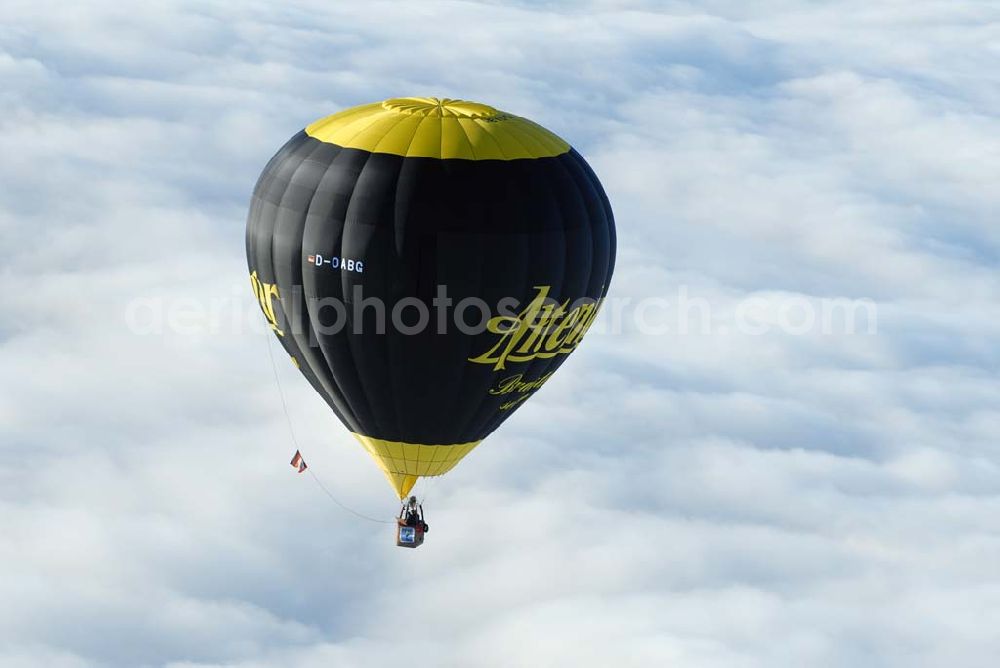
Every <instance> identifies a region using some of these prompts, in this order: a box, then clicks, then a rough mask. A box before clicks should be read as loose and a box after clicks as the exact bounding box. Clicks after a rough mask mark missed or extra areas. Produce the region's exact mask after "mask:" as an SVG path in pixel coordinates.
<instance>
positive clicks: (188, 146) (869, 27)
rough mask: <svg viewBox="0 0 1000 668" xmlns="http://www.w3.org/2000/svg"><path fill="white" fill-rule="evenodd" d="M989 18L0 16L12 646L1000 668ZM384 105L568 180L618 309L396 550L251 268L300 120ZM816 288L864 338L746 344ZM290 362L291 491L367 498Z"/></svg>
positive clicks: (1, 348)
mask: <svg viewBox="0 0 1000 668" xmlns="http://www.w3.org/2000/svg"><path fill="white" fill-rule="evenodd" d="M997 25H1000V14H998V12H997V11H996V9H995V8H993V7H991V6H990V5H989V4H988V3H978V2H965V3H959V2H944V1H918V2H905V3H904V2H881V3H874V4H872V3H870V2H868V3H864V2H854V1H850V0H847V1H842V2H836V3H823V4H820V5H816V4H814V3H806V2H791V1H779V0H774V1H771V2H765V3H754V4H753V7H752V8H751V7H750V6H749V5H746V3H742V4H739V5H738V6H737V5H733V4H732V3H720V2H711V1H708V2H702V3H693V2H669V3H648V4H644V3H639V2H620V3H616V2H593V3H590V4H587V5H581V4H579V3H560V2H551V3H543V4H538V3H508V4H499V3H469V2H425V3H401V4H397V3H367V4H366V5H365V8H364V9H360V8H356V7H350V8H349V7H348V6H347V5H344V6H340V5H331V3H322V2H315V3H308V2H301V3H295V4H292V5H289V4H287V3H280V4H274V3H270V4H267V3H251V4H247V5H244V6H243V7H242V8H234V7H227V6H224V5H214V6H211V7H208V8H201V9H194V8H192V7H190V6H187V5H185V4H183V3H174V2H164V3H155V4H148V5H143V7H142V9H141V10H137V9H135V8H134V7H131V6H127V5H125V4H122V3H110V2H104V3H98V2H89V3H72V4H68V5H64V6H60V7H59V8H58V11H50V10H46V9H45V8H43V7H41V6H39V5H38V3H33V2H20V1H13V2H6V3H5V4H4V7H3V9H2V10H0V79H2V81H3V86H0V103H2V105H3V109H4V113H3V115H2V117H0V181H2V182H3V184H4V188H3V192H2V194H0V276H2V278H3V282H4V287H3V289H2V290H0V310H2V312H3V314H4V315H3V317H2V319H0V377H2V378H3V379H4V380H5V381H6V382H5V383H4V386H3V391H2V394H0V442H2V445H3V446H4V447H3V448H2V450H0V527H2V529H3V535H4V539H3V540H2V541H0V569H2V573H3V575H2V577H0V598H2V600H3V601H4V602H5V605H3V606H2V607H0V663H2V664H3V665H4V666H13V667H16V668H21V667H34V666H46V667H54V668H64V667H65V668H78V667H87V668H90V667H104V666H113V667H117V666H122V667H129V668H134V667H136V666H164V667H168V666H169V667H170V668H195V667H197V668H207V667H209V666H230V667H233V668H236V667H239V668H251V667H253V668H258V667H260V668H263V667H269V668H270V667H279V666H280V667H288V666H293V667H302V668H311V667H313V666H316V667H318V666H331V665H333V666H383V665H388V664H390V662H392V663H395V662H400V663H402V662H411V661H412V660H413V658H414V657H419V658H420V660H421V661H422V662H423V663H426V664H428V665H441V666H470V665H473V666H487V667H488V666H522V665H533V666H607V665H616V666H643V667H645V666H651V665H681V666H694V667H699V668H701V667H706V668H709V667H714V666H720V667H722V666H725V667H727V668H732V667H737V668H738V667H744V666H746V667H758V666H760V667H764V666H776V665H809V666H816V667H822V666H844V665H853V666H879V667H881V666H886V667H889V666H900V667H906V668H913V667H916V666H956V665H960V666H968V667H976V666H988V665H992V663H993V660H994V657H995V656H997V655H998V653H1000V634H998V633H997V631H996V624H995V623H994V622H993V620H995V619H996V618H997V617H998V616H1000V571H998V568H997V564H998V563H1000V519H998V518H1000V455H998V450H997V446H998V444H1000V410H998V408H997V407H998V406H1000V384H998V382H997V371H998V368H1000V352H998V351H1000V324H998V323H1000V306H998V304H1000V299H998V297H1000V278H998V277H1000V274H998V271H997V267H998V259H1000V233H998V231H997V230H998V228H997V226H996V224H995V220H994V215H995V212H996V211H997V210H1000V190H998V189H997V188H996V187H995V186H994V184H996V183H997V182H1000V139H998V137H1000V119H998V116H997V114H996V109H997V108H998V107H1000V105H998V103H1000V86H998V74H997V72H998V70H997V68H996V67H995V63H996V57H997V52H998V49H1000V33H998V30H997ZM407 94H417V95H421V94H430V95H439V96H452V97H462V98H467V99H474V100H481V101H484V102H488V103H492V104H495V105H497V106H499V107H501V108H504V109H507V110H510V111H512V112H515V113H518V114H521V115H525V116H528V117H530V118H532V119H534V120H536V121H538V122H540V123H542V124H543V125H545V126H547V127H549V128H551V129H553V130H554V131H556V132H557V133H558V134H560V135H562V136H565V137H566V138H568V139H569V140H570V141H571V142H572V143H573V144H574V146H576V147H577V148H578V149H579V150H580V151H581V153H583V154H584V155H585V156H586V157H587V158H588V160H589V161H590V162H591V164H592V166H593V167H594V169H595V171H596V172H597V173H598V175H599V176H600V177H601V179H602V181H603V182H604V184H605V187H606V189H607V191H608V193H609V196H610V198H611V201H612V203H613V205H614V208H615V212H616V217H617V220H618V227H619V243H620V247H619V262H618V270H617V274H616V277H615V282H614V285H613V295H614V296H615V297H616V298H617V299H619V300H620V301H621V303H622V312H623V314H624V317H623V319H622V322H623V325H622V326H621V327H612V326H610V323H605V324H606V327H605V329H606V330H607V331H605V332H603V333H602V332H601V331H600V330H598V331H595V332H594V333H593V334H592V335H591V336H590V337H588V342H587V343H586V344H585V345H584V346H582V349H581V352H580V353H579V354H577V355H576V356H574V357H573V359H572V361H570V362H569V363H567V364H566V365H565V366H564V367H563V368H562V370H561V371H560V372H559V374H557V376H556V377H555V378H554V379H553V380H552V381H551V382H550V383H549V384H548V385H546V388H545V389H544V390H543V391H541V392H540V393H539V394H538V396H537V397H535V398H533V400H532V401H531V402H529V403H528V404H527V405H526V406H525V407H524V408H522V409H521V410H520V411H519V413H518V415H517V416H516V417H515V418H513V419H512V420H511V421H510V422H509V423H508V424H507V425H505V427H504V428H503V429H502V430H500V431H499V432H498V433H497V434H495V435H494V436H492V437H491V438H490V440H489V441H488V442H487V444H486V445H484V446H483V447H482V448H480V449H478V450H477V451H476V452H475V453H474V454H473V455H472V456H470V457H469V458H468V459H467V460H466V461H465V462H463V464H462V465H461V466H460V467H459V468H458V469H456V470H455V471H454V472H453V473H452V474H450V475H449V476H447V477H446V478H443V479H441V480H439V481H436V482H433V483H431V484H430V485H429V486H428V487H427V488H425V489H424V492H425V493H426V494H427V502H428V503H427V506H428V511H429V515H430V522H431V524H432V526H433V531H432V532H431V534H430V535H429V537H428V542H427V544H426V545H425V546H424V547H422V548H421V549H420V550H417V551H413V552H411V551H407V550H397V549H395V548H394V547H392V545H391V535H390V531H391V529H389V528H387V527H385V526H382V525H378V524H373V523H368V522H364V521H361V520H358V519H357V518H355V517H353V516H352V515H350V514H347V513H344V512H343V511H342V510H340V509H339V508H337V507H336V506H335V505H333V504H331V503H330V501H329V499H327V498H326V497H325V496H324V495H323V493H322V491H321V490H320V489H318V488H317V487H316V486H315V485H313V484H312V483H311V481H310V480H309V479H308V478H307V477H305V476H295V475H294V473H293V472H292V471H291V469H289V468H288V466H287V460H288V458H289V457H290V454H291V452H292V451H293V450H294V447H293V446H292V444H291V440H290V436H289V434H288V429H287V425H286V424H285V418H284V415H283V413H282V411H281V407H280V402H279V400H278V397H277V395H276V390H275V386H274V382H273V377H272V376H271V368H270V364H269V362H268V359H267V343H266V341H267V338H266V336H267V334H266V332H265V331H264V328H263V327H262V323H261V322H259V321H260V318H259V313H257V312H256V311H255V309H256V307H255V306H254V304H253V302H252V296H251V295H250V291H249V290H248V289H247V285H246V280H245V276H244V274H245V261H244V257H243V225H244V220H245V208H246V204H247V201H248V198H249V193H250V189H251V188H252V186H253V183H254V181H255V179H256V176H257V173H258V172H259V171H260V169H261V168H262V167H263V165H264V163H265V162H266V161H267V159H268V158H269V157H270V156H271V154H272V153H273V152H274V151H275V150H276V149H277V148H278V147H279V146H280V145H281V144H282V143H283V142H284V141H285V140H286V139H287V138H288V137H289V136H290V135H291V134H293V133H294V132H296V131H297V130H298V129H299V128H301V127H303V126H304V125H305V124H307V123H308V122H310V121H312V120H314V119H315V118H317V117H320V116H323V115H325V114H328V113H331V112H332V111H334V110H337V109H340V108H343V107H346V106H350V105H353V104H359V103H363V102H370V101H373V100H378V99H382V98H385V97H391V96H398V95H407ZM682 295H686V296H688V297H690V298H691V299H693V300H702V301H703V302H704V303H707V304H708V306H709V309H710V318H709V326H708V327H705V326H699V327H698V328H697V329H696V331H687V332H684V331H682V328H681V326H680V325H681V320H682V318H683V316H684V315H685V314H684V311H683V309H682V308H680V307H679V306H678V305H679V304H680V303H681V302H682V300H683V299H684V297H682ZM643 298H647V299H648V298H658V299H663V300H666V303H665V304H664V303H662V302H661V303H659V304H660V305H659V306H658V307H657V308H655V309H652V310H651V313H653V315H652V316H651V317H652V318H653V319H654V320H655V324H656V325H657V327H656V332H655V333H653V332H651V331H650V328H649V326H647V327H637V326H636V325H635V321H634V319H633V317H634V315H635V310H634V306H635V304H636V303H638V302H639V301H640V300H641V299H643ZM831 299H842V300H870V301H871V302H872V303H874V304H875V305H876V306H877V331H876V332H874V333H869V332H868V331H867V330H866V329H862V330H859V331H857V332H855V333H853V334H849V333H845V331H844V330H843V328H837V327H834V328H833V329H832V330H831V331H827V332H824V331H820V328H816V327H813V328H807V331H803V332H801V333H792V332H789V331H787V328H785V329H782V328H780V327H772V328H770V329H769V331H767V332H766V333H761V334H757V335H753V334H749V333H747V332H745V331H737V330H735V329H734V328H733V326H732V323H733V322H734V319H735V318H736V317H737V316H738V314H739V313H741V309H743V308H745V306H746V304H747V303H748V300H756V302H755V303H757V304H758V305H759V308H758V309H757V310H756V311H755V312H754V313H755V315H754V317H755V318H756V321H757V322H772V323H773V322H774V318H776V317H778V316H775V309H778V311H779V312H780V309H781V308H782V305H783V304H788V303H795V304H798V305H801V304H803V303H805V304H820V303H822V300H831ZM624 300H632V303H631V305H629V304H625V303H624ZM693 308H694V309H695V310H697V308H698V307H697V306H696V307H693ZM158 315H159V316H162V319H161V320H157V317H158ZM610 315H611V314H609V313H607V312H606V313H605V320H606V321H607V320H609V318H610ZM779 315H780V313H779ZM786 315H787V313H786ZM137 323H139V325H138V326H137ZM647 325H648V323H647ZM611 330H614V331H611ZM280 372H281V378H282V383H283V386H284V390H285V394H286V396H287V398H288V400H289V404H290V406H291V414H292V419H293V423H294V425H295V429H296V434H297V437H298V440H299V442H300V444H301V445H302V448H303V451H304V452H306V454H307V457H308V458H309V461H310V464H311V466H312V470H314V471H316V473H317V475H318V476H319V477H320V479H321V480H323V481H324V482H325V483H326V484H327V485H328V487H329V488H330V489H331V490H332V491H333V492H334V493H335V494H336V496H337V498H339V499H341V500H343V501H344V502H346V503H348V504H349V505H351V506H352V507H354V508H356V509H359V510H361V511H362V512H365V513H367V514H372V515H377V516H379V517H382V516H391V514H392V513H393V512H394V511H395V507H394V506H393V505H392V499H391V493H390V492H388V491H387V489H388V488H387V487H386V485H385V483H384V481H383V480H382V479H381V475H380V474H379V473H378V471H377V469H376V468H375V467H374V465H373V464H372V463H371V462H370V461H368V460H367V459H366V455H365V454H364V452H363V451H362V450H361V449H360V448H359V447H357V445H356V444H354V443H353V442H352V441H351V439H350V438H349V436H348V435H347V434H346V432H345V431H344V430H343V429H342V428H341V427H340V425H339V424H338V423H337V422H336V419H335V418H334V417H333V416H332V415H330V414H329V412H328V410H327V409H326V408H325V407H324V405H322V403H321V401H320V400H319V399H318V398H317V397H316V396H314V395H313V394H312V393H311V391H310V390H309V389H308V387H307V385H306V383H305V382H304V381H302V380H301V379H300V378H298V377H297V375H296V373H295V372H294V369H292V368H290V367H289V368H285V367H284V365H283V364H282V366H281V368H280Z"/></svg>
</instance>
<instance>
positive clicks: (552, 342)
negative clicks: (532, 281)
mask: <svg viewBox="0 0 1000 668" xmlns="http://www.w3.org/2000/svg"><path fill="white" fill-rule="evenodd" d="M551 289H552V288H551V286H549V285H536V286H535V290H537V294H536V295H535V297H534V299H532V300H531V302H530V303H529V304H528V305H527V306H526V307H525V308H524V310H523V311H521V312H520V313H519V314H517V315H516V316H502V315H501V316H496V317H493V318H490V319H489V320H488V321H487V323H486V329H487V331H489V332H490V333H491V334H498V335H499V336H500V338H499V339H498V340H497V342H496V343H495V344H493V347H492V348H490V349H489V350H487V351H486V352H484V353H483V354H481V355H478V356H476V357H470V358H468V359H469V361H470V362H474V363H476V364H492V365H493V368H494V369H495V370H500V369H506V368H507V363H508V362H527V361H530V360H533V359H537V358H542V359H545V358H549V357H555V356H556V355H566V354H568V353H571V352H573V350H575V349H576V347H577V346H578V345H579V344H580V341H581V340H582V339H583V335H584V334H586V333H587V330H588V329H589V328H590V326H591V324H593V322H594V319H595V318H596V317H597V312H598V310H599V309H600V307H601V302H602V301H603V300H602V299H598V300H596V301H594V302H588V303H585V304H580V305H579V306H577V307H575V308H574V309H572V310H571V311H569V312H568V313H567V312H566V309H567V307H568V306H569V303H570V300H568V299H567V300H566V301H565V302H563V303H562V304H554V303H551V302H548V301H547V300H548V295H549V291H550V290H551Z"/></svg>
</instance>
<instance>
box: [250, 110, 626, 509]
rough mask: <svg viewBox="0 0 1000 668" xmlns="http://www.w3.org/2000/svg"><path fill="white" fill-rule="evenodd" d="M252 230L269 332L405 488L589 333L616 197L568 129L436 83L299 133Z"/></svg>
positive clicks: (443, 464) (475, 435)
mask: <svg viewBox="0 0 1000 668" xmlns="http://www.w3.org/2000/svg"><path fill="white" fill-rule="evenodd" d="M246 242H247V258H248V263H249V269H250V279H251V284H252V286H253V290H254V293H255V295H256V296H257V299H258V300H259V302H260V305H261V309H262V310H263V312H264V316H265V317H266V318H267V321H268V322H269V323H270V326H271V329H273V331H274V334H275V335H276V336H277V338H278V340H279V341H280V342H281V344H282V346H283V347H284V349H285V350H286V351H287V353H288V354H289V355H290V356H291V358H292V361H293V362H294V364H295V365H296V366H297V367H298V368H299V370H300V371H301V372H302V375H303V376H305V377H306V379H307V380H308V381H309V383H311V385H312V386H313V388H315V390H316V391H317V392H318V393H319V394H320V395H321V396H322V397H323V399H325V400H326V402H327V403H328V404H329V406H330V408H331V409H333V412H334V413H336V415H337V417H339V418H340V420H341V421H342V422H343V423H344V425H345V426H346V427H347V428H348V429H349V430H350V431H351V432H352V433H353V434H354V435H355V436H356V437H357V439H358V440H359V441H360V442H361V444H362V445H363V446H364V447H365V449H367V450H368V452H369V453H370V454H371V456H372V457H373V458H374V460H375V462H376V463H377V464H378V465H379V467H380V468H381V469H382V471H383V472H384V473H385V475H386V477H387V478H388V479H389V482H390V483H391V484H392V487H393V489H394V490H395V491H396V493H397V494H398V495H399V497H400V499H403V498H405V497H406V495H407V494H408V493H409V491H410V489H411V488H412V487H413V485H414V483H415V482H416V481H417V479H418V478H420V477H423V476H438V475H441V474H443V473H446V472H448V471H450V470H451V469H452V468H453V467H454V466H455V465H456V464H457V463H458V462H459V461H460V460H461V459H462V458H463V457H465V456H466V455H467V454H468V453H469V452H470V451H471V450H472V449H473V448H475V447H476V446H477V445H478V444H479V443H480V442H482V440H483V439H484V438H486V436H487V435H489V434H490V433H491V432H492V431H494V430H495V429H496V428H497V427H499V426H500V424H501V423H503V422H504V420H506V419H507V418H509V417H510V416H511V415H512V414H513V413H514V412H515V411H516V410H517V408H518V407H519V406H521V405H522V404H523V403H524V401H525V400H526V399H528V398H529V397H530V396H531V395H533V394H534V393H535V392H536V391H537V390H538V389H539V388H540V387H541V386H542V385H543V384H544V383H545V382H546V380H548V379H549V378H550V377H551V375H552V374H553V373H554V372H555V371H556V369H557V368H558V367H559V365H560V364H562V362H563V361H565V359H566V358H567V356H568V355H569V354H570V353H571V352H573V351H574V350H576V348H577V347H578V346H579V344H580V341H581V340H582V339H583V336H584V334H585V333H586V332H587V329H588V328H589V327H590V326H591V324H592V323H593V322H594V318H595V317H596V315H597V312H598V309H599V308H600V305H601V302H602V300H603V299H604V296H605V294H606V293H607V290H608V284H609V281H610V279H611V274H612V271H613V269H614V256H615V228H614V219H613V217H612V213H611V207H610V205H609V203H608V198H607V196H606V195H605V193H604V190H603V188H602V187H601V184H600V182H599V181H598V179H597V177H596V176H595V175H594V172H593V171H592V170H591V168H590V167H589V166H588V165H587V163H586V161H585V160H584V159H583V158H582V157H581V156H580V154H579V153H577V152H576V151H575V150H574V149H573V148H571V147H570V145H569V144H567V143H566V142H565V141H563V140H562V139H560V138H559V137H557V136H556V135H555V134H553V133H552V132H549V131H548V130H546V129H545V128H543V127H541V126H540V125H537V124H536V123H533V122H532V121H530V120H528V119H526V118H521V117H519V116H515V115H513V114H510V113H507V112H503V111H499V110H497V109H495V108H493V107H490V106H487V105H485V104H479V103H475V102H467V101H463V100H452V99H438V98H433V97H431V98H412V97H408V98H396V99H390V100H385V101H384V102H377V103H374V104H366V105H362V106H358V107H353V108H351V109H347V110H344V111H341V112H339V113H336V114H333V115H332V116H327V117H326V118H322V119H320V120H318V121H316V122H314V123H312V124H311V125H309V126H308V127H306V128H305V129H304V130H302V131H301V132H299V133H298V134H296V135H295V136H294V137H292V138H291V139H290V140H289V141H288V142H287V143H286V144H285V145H284V146H283V147H282V148H281V150H279V151H278V153H277V154H276V155H275V156H274V157H273V158H272V159H271V160H270V162H269V163H268V164H267V166H266V167H265V168H264V171H263V173H262V174H261V176H260V179H259V180H258V182H257V185H256V187H255V189H254V192H253V198H252V202H251V206H250V212H249V217H248V221H247V233H246Z"/></svg>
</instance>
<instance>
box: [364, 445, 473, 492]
mask: <svg viewBox="0 0 1000 668" xmlns="http://www.w3.org/2000/svg"><path fill="white" fill-rule="evenodd" d="M354 437H355V438H357V439H358V441H360V442H361V445H363V446H364V448H365V450H367V451H368V454H370V455H371V456H372V459H374V460H375V463H376V464H378V466H379V468H380V469H382V472H383V473H385V477H386V478H388V480H389V484H390V485H392V488H393V489H395V490H396V493H397V494H399V498H400V499H402V498H405V497H406V495H407V494H409V493H410V490H411V489H413V485H414V484H416V482H417V479H418V478H422V477H425V476H435V475H441V474H443V473H447V472H448V471H450V470H451V469H452V468H454V467H455V464H457V463H458V462H459V461H460V460H461V459H462V457H464V456H465V455H467V454H469V452H470V451H471V450H472V449H473V448H474V447H476V446H477V445H479V444H480V442H481V441H470V442H469V443H455V444H452V445H425V444H422V443H404V442H402V441H385V440H382V439H381V438H372V437H371V436H365V435H363V434H357V433H355V434H354Z"/></svg>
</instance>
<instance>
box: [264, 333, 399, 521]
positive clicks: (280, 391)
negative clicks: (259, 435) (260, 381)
mask: <svg viewBox="0 0 1000 668" xmlns="http://www.w3.org/2000/svg"><path fill="white" fill-rule="evenodd" d="M264 336H265V340H266V341H267V357H268V359H270V360H271V371H273V372H274V385H275V387H276V388H277V390H278V397H279V398H280V399H281V410H282V411H283V412H284V414H285V423H286V424H287V425H288V434H289V436H290V437H291V441H292V445H293V446H295V451H296V452H302V448H301V447H300V446H299V441H298V439H297V438H295V428H294V427H293V426H292V416H291V415H290V414H289V412H288V403H287V402H286V401H285V392H284V390H283V389H282V387H281V377H280V375H279V374H278V365H277V363H276V362H275V361H274V352H273V351H272V350H271V335H270V333H269V332H264ZM305 471H306V473H308V474H309V475H310V476H311V477H312V479H313V482H315V483H316V485H317V486H318V487H319V488H320V489H321V490H322V491H323V493H324V494H326V495H327V496H328V497H329V498H330V500H331V501H333V502H334V503H335V504H337V506H339V507H340V508H341V509H342V510H344V511H346V512H349V513H351V514H352V515H354V516H356V517H358V518H360V519H363V520H367V521H369V522H375V523H377V524H396V520H380V519H378V518H377V517H371V516H370V515H366V514H364V513H362V512H359V511H357V510H354V509H353V508H351V507H350V506H348V505H346V504H344V503H343V502H341V501H340V500H339V499H338V498H337V497H335V496H334V495H333V493H332V492H331V491H330V490H329V489H328V488H327V486H326V485H324V484H323V481H322V480H320V479H319V478H318V477H317V476H316V474H315V473H314V472H313V470H312V469H311V468H306V469H305Z"/></svg>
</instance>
